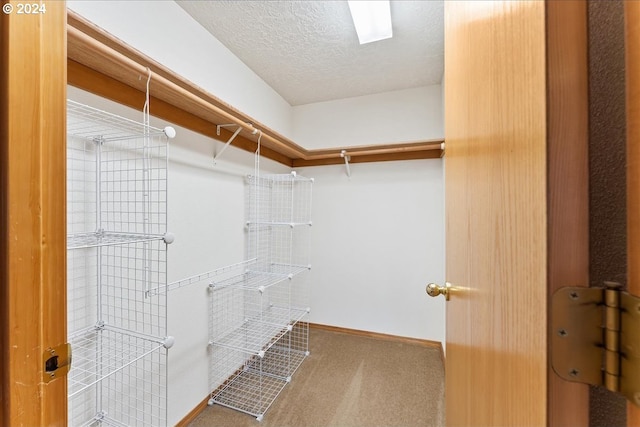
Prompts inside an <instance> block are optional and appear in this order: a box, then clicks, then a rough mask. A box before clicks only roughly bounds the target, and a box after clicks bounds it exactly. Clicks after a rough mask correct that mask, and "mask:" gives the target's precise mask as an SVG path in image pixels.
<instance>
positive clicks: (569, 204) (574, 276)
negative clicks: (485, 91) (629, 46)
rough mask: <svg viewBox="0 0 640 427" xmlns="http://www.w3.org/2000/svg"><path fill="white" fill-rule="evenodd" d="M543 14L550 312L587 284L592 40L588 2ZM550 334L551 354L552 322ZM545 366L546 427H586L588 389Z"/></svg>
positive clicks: (576, 0) (558, 5)
mask: <svg viewBox="0 0 640 427" xmlns="http://www.w3.org/2000/svg"><path fill="white" fill-rule="evenodd" d="M545 12H546V37H547V43H546V46H547V52H546V58H547V171H548V172H547V182H548V184H547V221H548V228H547V277H548V283H547V286H548V303H547V306H548V307H550V304H551V295H552V294H553V293H554V292H555V291H556V290H557V289H559V288H561V287H564V286H588V285H589V152H588V151H589V72H588V67H589V63H588V42H589V39H588V28H587V26H588V22H587V18H588V11H587V2H586V1H584V0H572V1H547V2H546V11H545ZM549 323H550V322H549ZM547 333H548V338H547V342H548V344H547V345H548V349H549V351H550V346H551V336H552V335H551V334H553V333H554V331H552V330H551V329H550V324H549V329H548V330H547ZM548 360H549V362H548V366H549V367H548V384H547V408H548V425H550V426H568V425H588V424H589V388H588V386H587V385H585V384H580V383H574V382H569V381H565V380H563V379H562V378H560V377H559V376H558V375H557V374H556V373H555V372H554V371H553V368H552V367H551V362H550V360H551V356H550V355H549V357H548Z"/></svg>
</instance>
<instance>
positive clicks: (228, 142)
mask: <svg viewBox="0 0 640 427" xmlns="http://www.w3.org/2000/svg"><path fill="white" fill-rule="evenodd" d="M249 125H251V124H250V123H249ZM230 126H237V127H238V128H237V129H236V130H235V132H234V133H233V135H231V138H229V140H228V141H227V142H226V144H224V147H222V149H221V150H220V152H219V153H217V154H214V155H213V164H214V165H215V164H216V163H217V160H218V159H219V158H220V156H222V153H224V152H225V150H226V149H227V148H228V147H229V145H231V142H233V140H234V139H236V136H238V135H239V134H240V131H241V130H242V126H240V125H238V124H235V123H227V124H223V125H217V126H216V135H218V136H220V129H222V128H226V127H230ZM256 133H258V129H253V131H252V132H251V135H255V134H256Z"/></svg>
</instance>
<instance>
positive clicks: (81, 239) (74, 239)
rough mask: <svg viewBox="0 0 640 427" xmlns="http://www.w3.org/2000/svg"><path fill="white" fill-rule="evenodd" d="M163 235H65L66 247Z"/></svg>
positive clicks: (100, 244) (108, 244)
mask: <svg viewBox="0 0 640 427" xmlns="http://www.w3.org/2000/svg"><path fill="white" fill-rule="evenodd" d="M163 238H164V236H154V235H144V234H125V233H81V234H74V235H69V236H67V249H84V248H92V247H98V246H111V245H123V244H127V243H139V242H151V241H154V240H162V239H163Z"/></svg>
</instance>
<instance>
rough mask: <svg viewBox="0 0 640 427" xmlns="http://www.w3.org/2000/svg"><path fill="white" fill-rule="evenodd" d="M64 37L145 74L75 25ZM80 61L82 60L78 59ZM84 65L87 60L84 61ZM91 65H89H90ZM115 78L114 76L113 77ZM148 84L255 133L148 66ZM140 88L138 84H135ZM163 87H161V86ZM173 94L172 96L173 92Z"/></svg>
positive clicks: (290, 151)
mask: <svg viewBox="0 0 640 427" xmlns="http://www.w3.org/2000/svg"><path fill="white" fill-rule="evenodd" d="M67 37H68V42H69V44H72V43H77V44H79V45H81V46H82V49H83V50H85V51H88V52H90V53H91V55H92V56H93V57H94V58H98V59H102V60H103V61H105V62H108V63H112V64H113V65H115V66H116V67H115V68H118V67H120V68H121V69H124V70H127V71H129V72H132V73H135V74H136V75H138V76H146V75H147V74H148V71H147V68H150V67H147V66H146V65H142V64H139V63H138V62H136V61H134V60H132V59H131V58H129V57H127V56H125V55H123V54H121V53H120V52H117V51H116V50H114V49H112V48H110V47H108V46H106V45H104V44H103V43H101V42H99V41H97V40H96V39H94V38H93V37H91V36H89V35H87V34H85V33H84V32H82V31H80V30H78V29H77V28H74V27H72V26H67ZM79 62H81V63H83V61H79ZM85 65H86V64H85ZM89 67H90V68H92V67H91V66H90V65H89ZM115 78H116V79H117V77H115ZM151 84H152V86H156V87H157V90H156V91H153V90H152V93H154V95H153V96H154V97H156V98H158V99H162V100H163V101H167V102H171V99H172V98H174V97H178V98H182V99H186V100H188V101H190V102H192V103H194V104H196V105H197V106H198V107H200V108H202V109H204V110H206V111H210V112H212V113H214V114H216V115H219V116H221V117H222V118H223V119H224V120H227V121H229V122H231V123H233V124H235V125H237V126H239V127H240V128H242V129H243V130H246V131H247V132H249V134H255V133H254V131H255V130H257V129H256V128H255V127H253V125H251V124H248V123H246V122H244V121H242V120H241V119H239V118H237V117H236V116H234V115H232V114H230V113H228V112H226V111H224V110H222V109H221V108H219V107H217V106H215V105H213V104H211V103H209V102H207V101H205V100H203V99H202V98H200V97H198V96H196V95H194V94H193V93H191V92H189V91H188V90H186V89H184V88H182V87H180V86H179V85H177V84H175V83H173V82H172V81H170V80H168V79H166V78H165V77H163V76H161V75H160V74H158V73H156V72H155V71H153V70H151ZM138 89H139V88H138ZM162 89H164V91H163V90H162ZM172 95H173V96H172ZM265 139H266V140H267V142H269V143H270V144H273V145H276V146H278V147H279V148H280V150H282V152H283V154H286V155H289V156H293V157H294V158H297V157H300V152H299V151H298V150H296V149H294V148H292V147H289V146H288V145H287V144H285V143H283V142H282V141H279V140H278V139H276V138H274V137H272V136H270V135H267V134H264V135H263V143H264V142H265V141H264V140H265Z"/></svg>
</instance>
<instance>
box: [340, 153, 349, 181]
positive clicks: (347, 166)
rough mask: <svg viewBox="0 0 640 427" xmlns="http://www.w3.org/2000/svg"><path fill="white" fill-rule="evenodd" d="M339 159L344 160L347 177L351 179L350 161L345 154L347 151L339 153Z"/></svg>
mask: <svg viewBox="0 0 640 427" xmlns="http://www.w3.org/2000/svg"><path fill="white" fill-rule="evenodd" d="M340 157H342V158H343V159H344V165H345V167H346V168H347V176H348V177H349V178H351V169H350V168H349V161H350V160H351V156H349V155H348V154H347V150H342V151H340Z"/></svg>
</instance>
